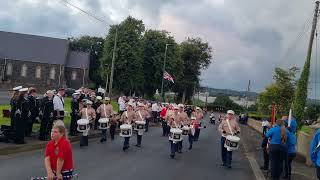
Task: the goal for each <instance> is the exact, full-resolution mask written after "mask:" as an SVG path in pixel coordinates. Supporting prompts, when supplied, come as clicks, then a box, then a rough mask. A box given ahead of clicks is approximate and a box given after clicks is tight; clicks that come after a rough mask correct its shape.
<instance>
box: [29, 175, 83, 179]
mask: <svg viewBox="0 0 320 180" xmlns="http://www.w3.org/2000/svg"><path fill="white" fill-rule="evenodd" d="M62 177H63V178H77V177H78V174H74V175H70V176H62ZM54 178H57V176H55V177H54ZM42 179H48V177H45V176H43V177H32V178H31V180H42Z"/></svg>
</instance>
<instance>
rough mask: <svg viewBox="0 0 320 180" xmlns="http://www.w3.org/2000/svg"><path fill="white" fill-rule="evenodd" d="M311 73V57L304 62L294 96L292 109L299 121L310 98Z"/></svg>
mask: <svg viewBox="0 0 320 180" xmlns="http://www.w3.org/2000/svg"><path fill="white" fill-rule="evenodd" d="M309 74H310V58H307V60H306V62H305V64H304V67H303V71H302V73H301V76H300V79H299V81H298V86H297V90H296V94H295V97H294V103H293V110H292V112H293V114H294V116H295V117H296V118H297V120H298V122H301V120H302V119H303V115H304V109H305V106H306V101H307V98H308V81H309ZM299 124H301V123H299Z"/></svg>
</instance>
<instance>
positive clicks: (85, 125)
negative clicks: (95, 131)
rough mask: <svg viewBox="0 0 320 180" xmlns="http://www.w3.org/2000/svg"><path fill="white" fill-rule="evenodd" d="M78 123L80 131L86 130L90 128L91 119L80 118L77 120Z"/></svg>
mask: <svg viewBox="0 0 320 180" xmlns="http://www.w3.org/2000/svg"><path fill="white" fill-rule="evenodd" d="M77 124H78V128H77V130H78V131H79V132H86V131H88V130H89V127H90V126H89V120H88V119H79V120H78V121H77Z"/></svg>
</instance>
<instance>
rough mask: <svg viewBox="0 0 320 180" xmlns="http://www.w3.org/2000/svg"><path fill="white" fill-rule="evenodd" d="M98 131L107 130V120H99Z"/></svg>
mask: <svg viewBox="0 0 320 180" xmlns="http://www.w3.org/2000/svg"><path fill="white" fill-rule="evenodd" d="M98 122H99V129H107V128H108V124H109V118H101V119H99V121H98Z"/></svg>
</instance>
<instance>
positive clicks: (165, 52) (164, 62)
mask: <svg viewBox="0 0 320 180" xmlns="http://www.w3.org/2000/svg"><path fill="white" fill-rule="evenodd" d="M169 45H170V44H166V49H165V51H164V61H163V72H162V81H161V96H162V101H163V102H164V101H165V99H164V92H163V83H164V78H163V77H164V72H165V71H166V59H167V49H168V46H169Z"/></svg>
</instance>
